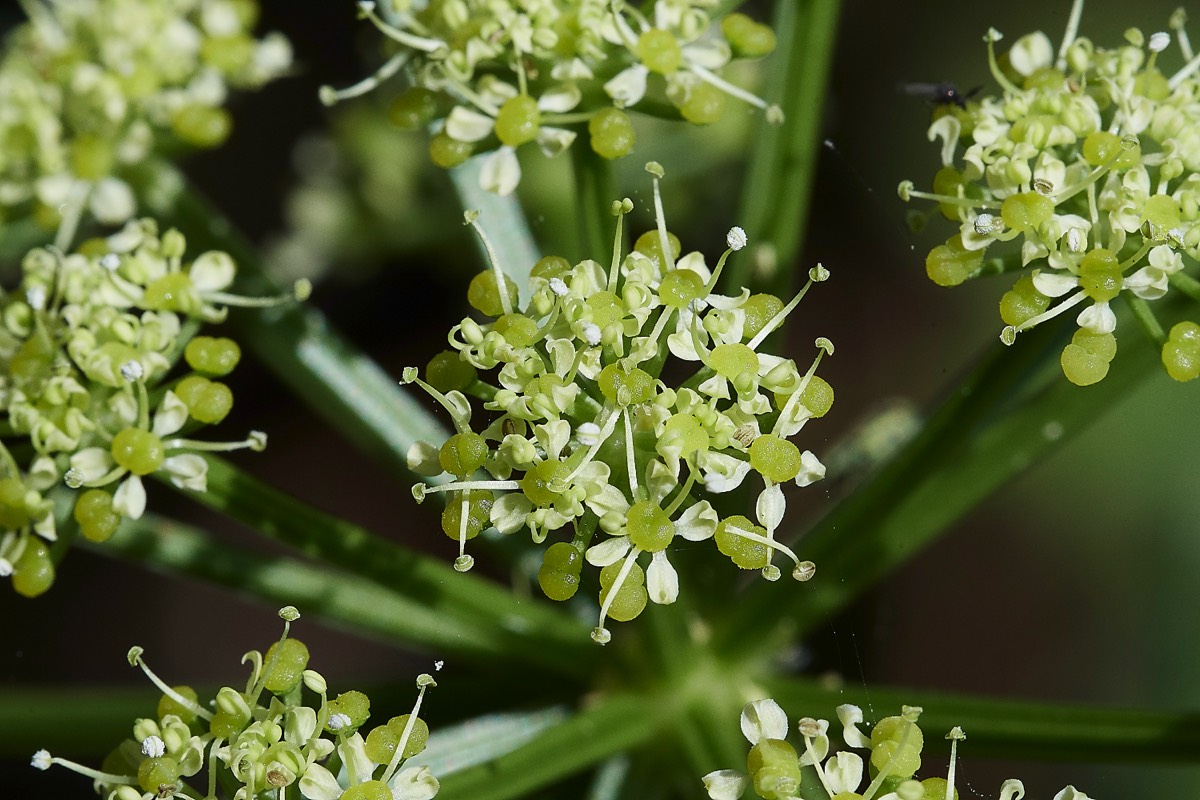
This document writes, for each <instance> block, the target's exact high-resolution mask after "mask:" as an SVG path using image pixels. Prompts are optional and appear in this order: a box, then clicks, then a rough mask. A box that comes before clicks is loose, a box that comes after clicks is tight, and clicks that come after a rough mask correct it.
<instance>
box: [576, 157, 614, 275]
mask: <svg viewBox="0 0 1200 800" xmlns="http://www.w3.org/2000/svg"><path fill="white" fill-rule="evenodd" d="M571 166H572V168H573V169H574V171H575V196H576V198H577V206H576V213H575V216H576V219H577V221H578V223H579V257H580V258H593V259H595V260H597V261H599V262H600V263H601V264H607V263H608V255H609V253H611V252H612V237H613V235H612V228H611V220H612V219H613V215H612V213H611V212H610V210H609V209H610V207H611V206H612V202H613V201H614V200H619V199H620V198H619V197H617V196H616V189H614V188H613V179H612V167H611V166H610V164H609V162H608V161H607V160H605V158H604V157H603V156H600V155H598V154H597V153H596V152H595V151H594V150H592V148H591V147H590V146H588V145H587V144H586V143H577V144H576V145H575V146H574V147H572V148H571Z"/></svg>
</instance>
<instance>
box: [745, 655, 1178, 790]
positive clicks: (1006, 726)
mask: <svg viewBox="0 0 1200 800" xmlns="http://www.w3.org/2000/svg"><path fill="white" fill-rule="evenodd" d="M765 688H766V691H767V692H768V693H769V694H770V696H771V697H773V698H774V699H775V700H776V701H777V702H778V703H779V704H780V705H781V706H782V707H783V709H784V711H786V712H787V714H788V717H789V718H790V719H795V718H796V717H801V716H811V717H816V718H819V719H829V720H833V719H834V709H835V708H836V707H837V706H839V705H841V704H842V703H854V704H855V705H859V706H861V707H862V708H863V709H864V711H866V712H867V713H868V714H870V713H872V712H871V711H870V710H869V709H874V713H875V714H876V715H878V716H879V717H883V716H888V715H891V714H898V713H899V712H900V707H901V706H902V705H915V706H921V707H922V708H923V709H924V711H923V712H922V714H921V720H920V725H921V728H922V730H924V731H925V741H926V742H927V743H928V745H929V746H933V745H938V747H939V749H941V750H943V751H947V750H948V749H949V746H948V745H947V744H946V743H945V742H944V741H943V739H942V735H943V734H945V733H946V732H948V731H949V730H950V729H951V728H953V727H954V726H956V725H957V726H959V727H961V728H962V729H963V730H964V731H965V732H966V734H967V739H966V741H965V742H964V743H962V744H960V745H959V751H958V752H959V754H960V755H964V754H970V755H983V756H998V757H1005V758H1030V759H1038V760H1046V761H1050V760H1053V761H1101V762H1103V761H1119V762H1121V763H1126V764H1127V763H1131V762H1170V763H1185V764H1195V763H1197V762H1200V714H1197V713H1196V712H1194V711H1184V712H1179V711H1148V710H1141V709H1114V708H1095V707H1088V706H1078V705H1053V704H1047V703H1031V702H1023V701H1014V700H1002V699H997V698H987V697H975V696H967V695H953V694H941V693H936V692H927V691H917V690H907V689H897V688H895V687H877V686H872V687H871V688H870V689H854V688H849V687H839V688H837V689H827V688H822V686H821V685H820V684H819V683H818V682H816V681H810V680H804V679H797V678H792V679H783V678H776V679H768V680H767V681H766V683H765ZM734 724H736V721H735V722H734ZM834 726H835V727H836V726H837V723H836V722H834ZM934 772H935V774H942V773H937V772H936V767H935V768H934ZM1017 777H1019V776H1017Z"/></svg>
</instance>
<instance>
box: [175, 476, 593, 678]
mask: <svg viewBox="0 0 1200 800" xmlns="http://www.w3.org/2000/svg"><path fill="white" fill-rule="evenodd" d="M193 496H194V497H195V498H196V499H198V500H200V501H201V502H203V503H205V504H206V505H208V506H211V507H212V508H215V509H217V510H218V511H221V512H223V513H225V514H228V515H230V516H231V517H233V518H235V519H238V520H241V521H242V522H244V523H246V524H247V525H249V526H251V527H252V528H254V529H255V530H257V531H259V532H260V533H262V534H264V535H265V536H268V537H269V538H272V539H275V540H277V541H280V542H283V543H284V544H287V545H288V546H290V547H293V548H296V549H297V550H299V551H300V552H302V553H304V554H305V555H306V556H309V557H311V558H313V559H316V560H318V561H320V562H322V563H324V564H329V565H332V566H334V567H337V568H339V569H344V570H347V571H348V572H351V573H353V574H355V575H359V576H362V577H365V578H368V579H369V580H371V581H374V582H375V583H376V584H378V585H379V586H380V587H387V588H388V590H389V591H391V592H395V593H398V594H400V595H402V596H403V597H404V598H406V599H407V600H408V602H411V603H413V604H414V605H416V606H418V607H420V608H422V609H423V611H422V614H420V615H418V616H423V615H428V616H429V617H430V618H431V623H436V622H437V621H438V620H442V621H444V622H445V624H446V625H447V626H449V627H455V626H464V627H470V628H477V629H479V631H481V632H486V633H485V634H484V635H485V637H486V638H487V639H489V640H491V641H492V642H494V644H495V645H496V646H497V647H498V648H499V652H503V653H507V654H508V655H509V656H510V657H513V658H522V659H524V660H525V661H527V662H528V663H533V664H540V665H542V666H546V667H550V668H552V669H555V670H557V671H560V672H563V673H565V674H569V675H586V674H587V673H588V672H589V669H590V667H589V663H590V661H591V656H592V655H593V651H592V648H593V645H592V642H591V640H590V639H589V638H588V628H587V627H586V626H585V625H582V624H580V623H578V622H575V621H574V620H572V619H570V618H569V617H568V616H567V615H566V614H565V613H562V612H561V611H559V609H557V608H552V607H550V606H548V605H546V604H545V603H540V602H537V601H535V600H533V599H522V598H519V597H517V596H516V595H514V594H513V593H511V592H509V591H507V590H505V589H504V588H502V587H500V586H497V585H496V584H493V583H491V582H489V581H487V580H484V579H482V578H478V577H476V576H474V575H470V574H461V573H458V572H455V571H454V570H453V569H451V568H450V567H449V566H447V565H446V564H443V563H441V562H439V561H435V560H433V559H431V558H428V557H427V556H423V555H419V554H417V553H415V552H413V551H411V550H408V549H406V548H404V547H401V546H400V545H398V544H395V543H393V542H390V541H387V540H386V539H382V538H380V537H378V536H375V535H374V534H372V533H370V532H369V531H367V530H365V529H363V528H361V527H359V526H357V525H354V524H351V523H349V522H346V521H345V520H342V519H339V518H337V517H333V516H330V515H327V514H324V513H322V512H320V511H317V510H316V509H314V508H312V507H311V506H308V505H306V504H304V503H302V502H300V501H299V500H297V499H295V498H293V497H290V496H288V495H286V494H284V493H282V492H279V491H276V490H274V489H271V488H270V487H268V486H266V485H264V484H263V483H261V482H259V481H258V480H256V479H254V478H252V477H251V476H249V475H247V474H245V473H243V472H241V471H239V470H237V469H236V468H235V467H233V466H232V465H231V464H229V463H228V462H225V461H222V460H220V459H217V458H212V457H210V458H209V470H208V491H206V492H204V493H202V494H197V495H193ZM349 582H350V583H352V584H354V585H356V586H364V585H365V584H363V583H361V582H360V581H354V580H349ZM295 605H299V604H298V603H296V604H295ZM422 635H423V636H426V637H428V636H430V635H431V634H430V633H429V632H428V631H423V632H422ZM436 638H437V639H438V640H439V641H440V640H441V639H443V638H445V637H442V636H440V635H439V636H437V637H436ZM450 638H451V639H453V636H451V637H450ZM416 643H417V644H424V645H426V646H431V645H433V644H434V642H433V641H424V640H417V641H416ZM438 646H441V645H440V644H439V645H438Z"/></svg>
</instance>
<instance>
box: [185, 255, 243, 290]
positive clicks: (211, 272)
mask: <svg viewBox="0 0 1200 800" xmlns="http://www.w3.org/2000/svg"><path fill="white" fill-rule="evenodd" d="M235 274H237V264H235V263H234V262H233V258H232V257H231V256H230V255H229V254H228V253H222V252H220V251H219V250H209V251H208V252H207V253H201V254H200V255H199V256H197V257H196V260H195V261H193V262H192V268H191V269H190V270H188V277H189V278H191V280H192V286H194V287H196V290H197V291H199V292H201V293H204V292H219V291H221V290H223V289H225V288H227V287H228V286H229V284H231V283H233V276H234V275H235Z"/></svg>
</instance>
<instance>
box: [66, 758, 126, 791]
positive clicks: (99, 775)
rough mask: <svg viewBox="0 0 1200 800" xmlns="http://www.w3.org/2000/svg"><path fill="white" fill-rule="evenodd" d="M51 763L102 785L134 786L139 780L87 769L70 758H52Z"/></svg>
mask: <svg viewBox="0 0 1200 800" xmlns="http://www.w3.org/2000/svg"><path fill="white" fill-rule="evenodd" d="M50 763H51V764H57V765H59V766H60V767H66V768H67V769H69V770H71V771H72V772H78V773H79V774H80V775H83V776H86V777H88V778H91V779H92V780H96V781H100V782H101V783H115V784H119V785H121V786H133V785H135V784H137V778H135V777H133V776H131V775H115V774H113V773H111V772H101V771H100V770H98V769H92V768H91V767H85V766H84V765H83V764H77V763H76V762H74V761H71V760H70V759H69V758H60V757H58V756H50Z"/></svg>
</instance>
